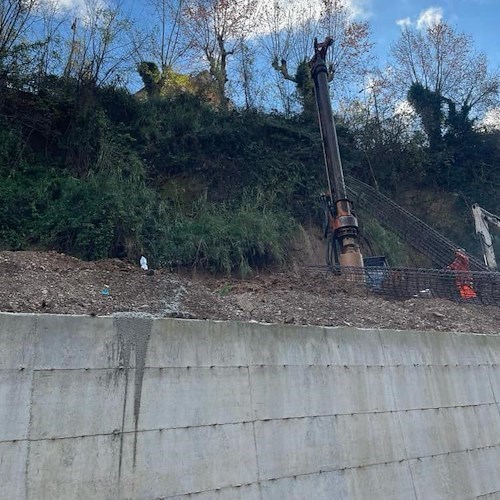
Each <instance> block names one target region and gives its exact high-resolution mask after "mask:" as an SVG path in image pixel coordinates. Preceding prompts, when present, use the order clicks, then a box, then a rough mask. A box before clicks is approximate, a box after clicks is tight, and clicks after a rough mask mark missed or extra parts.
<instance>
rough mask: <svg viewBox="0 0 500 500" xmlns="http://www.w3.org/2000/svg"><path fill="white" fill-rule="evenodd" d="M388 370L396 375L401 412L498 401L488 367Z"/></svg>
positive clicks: (402, 367)
mask: <svg viewBox="0 0 500 500" xmlns="http://www.w3.org/2000/svg"><path fill="white" fill-rule="evenodd" d="M388 369H389V370H390V371H391V372H392V381H393V384H392V386H393V390H394V397H395V399H396V406H397V408H398V409H400V410H410V409H422V408H439V407H443V406H469V405H480V404H488V403H492V402H494V397H493V393H492V390H491V384H490V379H489V370H488V367H486V366H455V365H448V366H411V367H410V366H399V367H396V366H393V367H390V368H388ZM464 387H467V390H464Z"/></svg>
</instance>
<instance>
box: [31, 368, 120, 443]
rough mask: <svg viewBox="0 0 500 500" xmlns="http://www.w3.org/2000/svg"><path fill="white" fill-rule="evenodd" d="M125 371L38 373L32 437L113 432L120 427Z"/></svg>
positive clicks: (34, 390)
mask: <svg viewBox="0 0 500 500" xmlns="http://www.w3.org/2000/svg"><path fill="white" fill-rule="evenodd" d="M124 396H125V374H124V371H123V370H54V371H52V370H50V371H39V372H35V376H34V380H33V402H32V421H31V439H44V438H55V437H78V436H87V435H93V434H110V433H112V432H114V431H117V430H119V429H121V426H122V412H123V400H124Z"/></svg>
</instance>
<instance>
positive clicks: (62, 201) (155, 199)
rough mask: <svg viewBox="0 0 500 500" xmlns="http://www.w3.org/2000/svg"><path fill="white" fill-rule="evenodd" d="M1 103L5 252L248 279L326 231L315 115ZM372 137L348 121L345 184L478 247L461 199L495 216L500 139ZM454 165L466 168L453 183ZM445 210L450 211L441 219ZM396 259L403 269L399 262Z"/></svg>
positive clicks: (60, 93)
mask: <svg viewBox="0 0 500 500" xmlns="http://www.w3.org/2000/svg"><path fill="white" fill-rule="evenodd" d="M5 90H6V91H5V92H3V94H2V101H1V107H0V111H1V114H0V120H1V128H0V178H1V182H0V199H1V200H2V203H1V204H0V247H1V248H2V249H33V248H39V249H54V250H57V251H61V252H65V253H68V254H72V255H75V256H78V257H81V258H84V259H100V258H105V257H121V258H124V257H125V258H131V259H137V257H138V256H140V255H141V254H146V255H148V257H149V258H150V259H151V261H152V262H154V264H155V265H159V266H176V265H190V266H191V265H198V266H201V267H204V268H207V269H211V270H216V271H223V272H231V271H236V272H239V273H243V274H245V273H247V272H249V271H250V270H251V268H252V267H255V266H262V265H266V264H270V263H278V264H280V263H284V262H285V261H286V258H287V255H288V250H289V248H290V245H291V241H292V239H293V237H294V234H295V233H296V231H297V228H298V226H299V224H308V223H311V222H313V223H314V222H316V223H318V224H319V223H321V218H322V208H321V206H320V203H319V197H318V194H319V193H320V192H321V191H322V190H323V189H324V185H325V178H324V167H323V159H322V151H321V142H320V137H319V131H318V128H317V124H316V123H315V121H314V120H313V119H310V118H309V117H307V116H303V115H297V116H294V117H288V118H286V117H284V116H280V115H279V114H269V113H259V112H256V111H241V112H240V111H221V110H220V109H216V108H215V107H214V106H213V105H210V104H207V103H205V102H204V101H203V100H202V99H200V98H199V97H197V96H194V95H191V94H187V93H181V94H180V95H177V96H171V97H161V96H158V97H155V98H149V99H147V100H140V99H137V98H136V97H135V96H132V95H130V94H129V93H128V92H127V91H125V90H120V89H116V88H113V87H105V88H88V89H82V88H79V87H77V85H76V83H74V82H71V81H68V80H63V79H58V78H53V79H51V80H49V81H48V82H47V84H46V86H45V88H44V89H43V91H39V92H37V94H36V95H35V94H33V93H31V92H27V91H22V90H19V89H18V90H15V89H12V88H10V89H5ZM417 98H418V97H417ZM375 126H376V124H375V123H371V122H367V123H366V124H365V125H364V126H363V128H362V129H359V128H357V127H356V126H354V124H349V123H345V122H342V121H341V120H339V126H338V131H339V138H340V145H341V153H342V158H343V162H344V166H345V169H346V170H347V171H348V172H350V173H352V174H354V175H356V176H357V177H359V178H361V179H362V180H365V181H367V182H371V183H373V182H377V183H378V185H379V187H380V188H381V189H382V190H384V191H386V192H387V193H388V194H389V195H391V196H392V197H394V198H396V199H398V200H399V201H403V202H407V203H410V204H411V203H413V206H412V208H413V209H414V210H415V211H417V212H419V215H421V216H423V217H424V218H427V219H431V222H434V225H435V224H436V223H438V225H440V228H441V229H442V230H445V231H446V230H447V225H449V229H450V231H451V232H452V233H453V235H454V236H455V237H457V238H458V239H460V238H461V239H462V241H466V240H467V239H468V238H469V237H470V236H471V235H470V234H469V229H468V228H464V224H461V225H460V224H457V221H460V220H461V219H460V218H461V217H464V218H465V217H466V215H464V214H465V208H466V206H467V203H465V202H464V200H469V199H470V200H472V199H474V197H475V196H480V197H481V199H484V200H486V201H485V202H486V203H489V206H490V207H491V210H498V208H499V207H498V205H499V200H498V198H497V197H495V192H496V186H498V182H499V178H500V176H499V174H498V170H491V171H488V172H482V171H478V164H477V162H478V161H481V162H483V163H484V161H485V158H486V157H487V155H489V156H490V160H489V161H491V162H493V161H494V159H495V158H497V159H499V160H500V154H499V152H498V144H499V136H498V133H496V134H495V133H489V134H486V133H482V134H479V133H477V132H475V131H474V130H473V129H472V128H470V129H469V130H467V131H466V133H463V134H462V138H461V140H460V141H458V140H457V138H456V136H455V135H449V136H448V135H447V136H445V137H444V139H443V142H442V143H441V144H440V145H439V150H435V149H434V150H433V149H431V148H429V146H427V145H426V144H425V142H424V141H422V140H421V139H420V136H419V133H416V134H415V135H414V136H413V137H411V138H403V137H401V136H398V135H396V134H392V133H390V132H391V131H390V129H388V131H385V132H384V133H383V134H381V133H379V132H380V131H377V130H375V129H374V128H373V127H375ZM467 134H468V135H467ZM446 141H447V142H446ZM467 142H468V143H467ZM433 147H436V146H433ZM453 148H456V149H453ZM452 153H453V154H454V155H458V154H460V155H462V156H463V158H461V160H460V161H461V162H462V163H459V164H458V166H457V164H456V163H455V164H454V166H453V172H451V167H450V161H449V159H448V160H447V156H446V155H448V156H449V155H451V154H452ZM498 163H499V164H500V162H498ZM482 176H485V178H483V177H482ZM408 193H413V198H412V199H411V200H410V201H409V200H408V199H407V198H405V197H407V195H408ZM415 193H416V194H415ZM418 193H421V199H422V200H424V198H425V206H424V203H422V204H420V205H419V203H418V197H419V196H420V195H419V194H418ZM415 197H416V198H417V202H416V203H415ZM436 200H448V203H447V204H445V205H444V208H443V203H441V204H440V205H439V209H436V210H434V209H433V207H435V206H437V205H436ZM433 210H434V211H435V213H434V212H433ZM443 210H444V211H445V212H447V213H442V212H443ZM432 219H433V220H432ZM463 220H465V219H463ZM466 225H467V224H466ZM364 229H365V235H366V236H368V238H369V239H371V240H372V241H371V244H372V246H374V247H375V248H377V250H378V251H380V252H384V251H389V252H390V251H391V249H394V248H395V247H397V242H395V241H394V239H393V238H394V237H393V236H391V235H390V234H389V233H387V232H386V231H381V230H380V229H378V227H377V222H376V221H366V224H364ZM392 253H394V254H395V255H397V263H401V264H404V263H406V262H405V258H406V257H405V255H404V252H403V254H402V253H401V250H399V251H398V252H392Z"/></svg>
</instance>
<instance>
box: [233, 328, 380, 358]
mask: <svg viewBox="0 0 500 500" xmlns="http://www.w3.org/2000/svg"><path fill="white" fill-rule="evenodd" d="M240 331H241V332H242V333H243V334H244V337H245V340H246V344H247V354H248V364H250V365H307V366H309V365H361V366H366V365H382V364H384V360H383V352H382V349H381V348H380V340H379V337H378V333H377V331H376V330H357V329H355V328H322V327H314V326H299V325H287V327H286V328H283V326H282V325H266V326H263V325H259V324H257V323H246V324H243V323H242V324H240ZM361 346H363V348H362V349H360V347H361Z"/></svg>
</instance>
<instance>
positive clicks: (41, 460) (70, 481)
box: [0, 314, 500, 500]
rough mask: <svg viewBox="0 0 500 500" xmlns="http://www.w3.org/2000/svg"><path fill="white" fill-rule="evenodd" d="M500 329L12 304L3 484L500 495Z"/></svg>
mask: <svg viewBox="0 0 500 500" xmlns="http://www.w3.org/2000/svg"><path fill="white" fill-rule="evenodd" d="M499 362H500V336H485V335H468V334H446V333H419V332H394V331H378V330H357V329H353V328H319V327H297V326H291V325H288V326H283V325H260V324H256V323H251V324H238V323H223V322H211V321H186V320H174V319H165V320H150V319H141V318H127V317H121V318H101V317H84V316H80V317H74V316H73V317H70V316H51V315H13V314H0V497H1V498H5V499H9V500H11V499H12V500H13V499H25V498H28V499H33V500H42V499H50V500H52V499H58V498H61V499H77V498H78V499H117V498H120V499H148V500H149V499H151V500H152V499H157V498H169V499H170V498H175V499H183V498H187V497H189V498H192V499H196V500H209V499H210V500H211V499H217V500H219V499H223V500H257V499H258V500H262V499H265V500H267V499H276V500H281V499H283V500H295V499H297V500H298V499H315V500H322V499H325V500H326V499H328V500H331V499H337V498H338V499H344V498H345V499H349V498H355V499H358V498H359V499H363V498H366V499H384V500H387V499H411V498H418V499H425V500H427V499H438V498H449V499H460V498H467V499H468V498H477V497H481V498H488V499H491V498H500V408H499V404H498V402H499V401H500V369H499Z"/></svg>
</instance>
